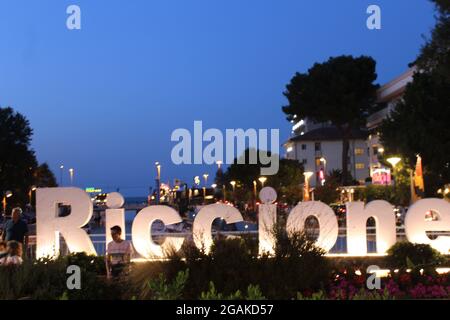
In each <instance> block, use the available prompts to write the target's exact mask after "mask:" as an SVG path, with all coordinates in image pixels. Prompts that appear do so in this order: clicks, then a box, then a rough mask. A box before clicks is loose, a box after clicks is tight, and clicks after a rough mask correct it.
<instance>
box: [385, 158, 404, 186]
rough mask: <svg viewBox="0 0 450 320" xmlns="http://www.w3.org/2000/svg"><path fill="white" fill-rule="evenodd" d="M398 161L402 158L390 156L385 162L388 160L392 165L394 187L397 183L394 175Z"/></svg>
mask: <svg viewBox="0 0 450 320" xmlns="http://www.w3.org/2000/svg"><path fill="white" fill-rule="evenodd" d="M400 161H402V159H401V158H399V157H391V158H389V159H387V162H389V163H390V164H391V166H392V175H393V176H394V187H395V186H396V184H397V182H396V177H395V168H396V166H397V165H398V163H399V162H400Z"/></svg>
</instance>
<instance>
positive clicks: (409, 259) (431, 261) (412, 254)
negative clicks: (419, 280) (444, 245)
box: [387, 242, 446, 271]
mask: <svg viewBox="0 0 450 320" xmlns="http://www.w3.org/2000/svg"><path fill="white" fill-rule="evenodd" d="M445 261H446V259H445V257H444V256H443V255H441V254H440V253H439V252H438V251H437V250H435V249H433V248H432V247H431V246H430V245H426V244H415V243H411V242H398V243H396V244H395V245H393V246H392V247H391V248H390V249H389V250H388V256H387V263H388V265H389V267H390V268H392V269H400V270H405V269H412V270H415V271H417V270H418V269H425V270H427V271H434V269H435V268H436V266H438V265H440V264H442V263H444V262H445Z"/></svg>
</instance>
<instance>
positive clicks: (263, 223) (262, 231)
mask: <svg viewBox="0 0 450 320" xmlns="http://www.w3.org/2000/svg"><path fill="white" fill-rule="evenodd" d="M259 198H260V200H261V202H262V203H261V205H260V206H259V209H258V213H259V218H258V220H259V254H260V255H263V254H269V255H273V254H274V253H275V232H276V230H275V228H276V222H277V205H276V204H274V202H275V200H276V199H277V192H276V191H275V190H274V189H273V188H271V187H265V188H263V189H262V190H261V192H260V193H259Z"/></svg>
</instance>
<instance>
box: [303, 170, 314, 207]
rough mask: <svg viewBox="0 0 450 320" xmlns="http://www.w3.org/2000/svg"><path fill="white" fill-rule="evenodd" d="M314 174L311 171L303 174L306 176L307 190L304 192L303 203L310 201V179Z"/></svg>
mask: <svg viewBox="0 0 450 320" xmlns="http://www.w3.org/2000/svg"><path fill="white" fill-rule="evenodd" d="M313 174H314V172H311V171H307V172H305V173H303V175H304V176H305V188H304V190H303V201H309V200H310V197H309V179H310V178H311V177H312V176H313Z"/></svg>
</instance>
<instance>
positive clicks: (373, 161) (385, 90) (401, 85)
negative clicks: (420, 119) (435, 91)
mask: <svg viewBox="0 0 450 320" xmlns="http://www.w3.org/2000/svg"><path fill="white" fill-rule="evenodd" d="M415 71H416V69H415V68H412V69H409V70H408V71H407V72H405V73H404V74H402V75H400V76H399V77H397V78H395V79H394V80H392V81H390V82H389V83H387V84H385V85H384V86H382V87H381V88H380V89H379V90H378V102H379V103H383V104H385V105H386V107H385V108H384V109H382V110H380V111H378V112H376V113H374V114H373V115H371V116H369V118H368V119H367V130H368V131H369V138H368V140H367V145H368V147H369V166H370V176H371V177H372V178H374V182H375V183H377V179H375V176H378V173H379V172H380V171H381V172H387V174H388V175H389V176H390V169H389V168H384V167H383V165H382V164H381V163H380V162H379V161H378V155H379V154H380V153H383V152H384V148H383V146H382V145H381V143H380V134H379V132H378V128H379V127H380V125H381V123H382V122H383V120H384V119H386V117H387V116H388V115H389V114H390V113H391V112H392V110H394V108H395V106H396V104H397V103H398V102H399V100H400V99H402V97H403V94H404V92H405V90H406V86H407V85H408V83H410V82H412V80H413V75H414V72H415ZM389 180H390V178H389Z"/></svg>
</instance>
